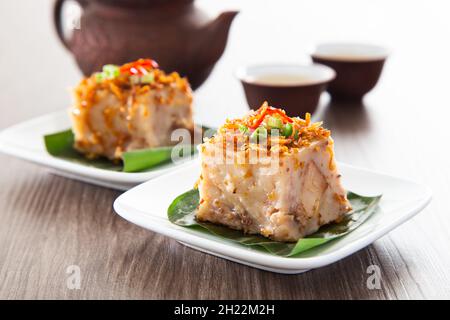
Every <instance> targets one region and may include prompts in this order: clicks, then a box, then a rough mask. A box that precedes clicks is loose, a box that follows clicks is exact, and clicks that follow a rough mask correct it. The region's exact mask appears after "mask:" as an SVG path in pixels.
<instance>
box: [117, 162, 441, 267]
mask: <svg viewBox="0 0 450 320" xmlns="http://www.w3.org/2000/svg"><path fill="white" fill-rule="evenodd" d="M338 165H339V166H340V167H347V168H349V169H351V170H356V171H364V172H366V173H370V174H375V175H380V176H383V177H385V178H390V179H392V178H394V179H396V180H399V181H402V182H406V183H408V184H413V185H414V186H415V187H418V188H420V189H421V191H423V193H422V196H421V197H420V198H417V200H416V201H417V203H414V204H409V205H408V206H407V208H406V209H404V213H403V214H401V215H400V216H398V217H397V218H396V219H395V220H393V221H391V222H390V223H389V224H380V225H379V226H378V227H377V228H375V229H374V230H372V231H371V232H368V233H367V235H364V236H361V237H359V238H358V239H355V240H354V241H352V242H351V243H349V244H347V245H345V246H343V247H342V248H339V249H337V250H334V251H332V252H329V253H327V254H324V255H321V256H315V257H298V258H293V257H280V256H273V255H269V254H265V253H260V252H256V251H254V250H251V249H249V248H247V249H246V248H245V247H244V246H243V247H242V248H236V247H234V246H230V245H229V244H228V243H226V242H225V241H223V242H221V241H219V240H212V239H205V238H203V237H201V236H199V235H196V234H195V232H189V231H188V229H186V228H184V227H181V226H177V225H173V226H171V227H170V228H167V227H166V226H164V225H161V224H158V223H157V221H158V220H159V218H157V217H153V218H152V221H155V222H156V224H154V225H152V227H148V225H147V224H146V223H145V222H142V220H144V219H147V220H148V218H149V217H148V213H142V212H139V211H140V210H139V209H136V208H132V207H129V206H127V205H126V204H124V203H122V201H123V198H124V197H126V196H127V194H129V193H130V192H133V190H134V189H135V188H139V187H141V186H142V184H141V185H138V186H136V187H134V188H132V189H130V190H129V191H127V192H125V193H124V194H122V195H120V196H119V197H118V198H117V199H116V200H115V201H114V204H113V208H114V211H115V212H116V213H117V214H118V215H120V216H121V217H122V218H124V219H125V220H127V221H129V222H131V223H134V224H137V225H138V226H140V227H143V228H145V229H147V230H150V231H153V232H157V233H160V234H162V235H164V236H167V237H169V238H172V239H175V240H177V241H179V242H187V243H188V244H190V245H191V246H195V247H199V248H203V249H205V250H207V251H208V252H211V251H212V252H217V253H218V254H220V255H221V256H222V257H223V256H225V258H227V257H232V258H234V260H233V261H236V260H242V261H247V262H250V263H252V264H256V265H261V266H264V267H266V268H265V269H267V268H272V269H283V270H286V271H293V270H305V269H314V268H319V267H323V266H326V265H329V264H331V263H334V262H336V261H339V260H341V259H343V258H345V257H347V256H349V255H351V254H353V253H355V252H357V251H359V250H361V249H362V248H364V247H366V246H368V245H369V244H371V243H373V242H374V241H376V240H377V239H379V238H381V237H382V236H384V235H386V234H387V233H389V232H390V231H392V230H393V229H395V228H397V227H398V226H400V225H402V224H403V223H404V222H406V221H408V220H409V219H411V218H412V217H414V216H415V215H416V214H417V213H419V212H420V211H422V210H423V209H424V208H425V207H426V206H427V205H428V204H429V203H430V201H431V199H432V192H431V189H430V188H429V187H427V186H425V185H422V184H418V183H416V182H414V181H411V180H407V179H403V178H399V177H396V176H392V175H388V174H384V173H380V172H377V171H373V170H369V169H364V168H360V167H356V166H352V165H347V164H344V163H338ZM184 169H185V168H179V169H177V170H176V171H173V172H171V173H170V174H169V175H172V174H176V173H177V171H178V170H184ZM167 177H168V175H165V176H164V177H158V178H156V179H154V180H152V181H148V182H145V183H144V184H147V183H157V182H158V179H162V178H167ZM167 205H169V204H167ZM146 214H147V215H146ZM139 216H140V217H141V218H139ZM167 221H168V220H167ZM205 243H206V244H207V245H205ZM211 245H212V246H213V247H214V249H211ZM249 250H251V251H249ZM249 252H250V254H249ZM212 254H214V253H212ZM237 262H239V261H237ZM244 264H245V263H244Z"/></svg>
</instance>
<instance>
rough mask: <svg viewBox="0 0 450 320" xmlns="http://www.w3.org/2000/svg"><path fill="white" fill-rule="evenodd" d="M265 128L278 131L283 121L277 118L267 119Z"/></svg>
mask: <svg viewBox="0 0 450 320" xmlns="http://www.w3.org/2000/svg"><path fill="white" fill-rule="evenodd" d="M267 126H268V127H269V128H274V129H280V128H281V127H282V126H283V121H281V119H280V118H277V117H269V118H268V119H267Z"/></svg>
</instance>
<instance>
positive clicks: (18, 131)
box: [0, 111, 189, 190]
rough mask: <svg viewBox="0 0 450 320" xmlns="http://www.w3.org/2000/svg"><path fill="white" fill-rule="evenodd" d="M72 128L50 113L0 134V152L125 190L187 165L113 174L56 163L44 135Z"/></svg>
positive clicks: (61, 116)
mask: <svg viewBox="0 0 450 320" xmlns="http://www.w3.org/2000/svg"><path fill="white" fill-rule="evenodd" d="M70 127H71V124H70V119H69V116H68V114H67V111H59V112H56V113H51V114H48V115H45V116H42V117H39V118H35V119H33V120H29V121H26V122H23V123H20V124H17V125H14V126H12V127H9V128H7V129H5V130H3V131H2V132H0V151H1V152H3V153H6V154H9V155H12V156H15V157H18V158H22V159H25V160H28V161H31V162H34V163H37V164H40V165H43V166H46V167H48V168H50V169H51V170H52V171H53V172H55V173H56V174H59V175H62V176H65V177H69V178H72V179H77V180H81V181H84V182H88V183H92V184H97V185H100V186H104V187H109V188H114V189H119V190H127V189H130V188H131V187H133V186H135V185H137V184H140V183H142V182H144V181H147V180H150V179H152V178H155V177H157V176H160V175H162V174H164V173H167V172H169V171H171V170H173V169H174V168H175V167H183V166H185V165H187V163H189V161H184V162H182V163H178V164H174V163H169V164H164V165H161V166H159V167H157V168H155V169H153V170H150V171H147V172H137V173H129V172H116V171H110V170H104V169H98V168H94V167H88V166H85V165H82V164H78V163H75V162H71V161H67V160H63V159H58V158H55V157H53V156H51V155H50V154H49V153H47V151H46V150H45V145H44V135H46V134H51V133H55V132H59V131H63V130H67V129H68V128H70Z"/></svg>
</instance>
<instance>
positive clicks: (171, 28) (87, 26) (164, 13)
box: [54, 0, 237, 89]
mask: <svg viewBox="0 0 450 320" xmlns="http://www.w3.org/2000/svg"><path fill="white" fill-rule="evenodd" d="M64 1H65V0H56V1H55V4H54V22H55V27H56V31H57V33H58V36H59V38H60V39H61V41H62V43H63V44H64V46H65V47H66V48H67V49H68V50H70V51H71V52H72V53H73V55H74V56H75V59H76V61H77V63H78V65H79V67H80V69H81V70H82V72H83V73H84V74H85V75H90V74H91V73H92V72H95V71H99V70H100V69H101V68H102V66H103V65H105V64H109V63H113V64H123V63H125V62H128V61H132V60H136V59H138V58H146V57H150V58H152V59H154V60H156V61H158V63H159V65H160V66H161V68H162V69H164V70H165V71H178V72H179V73H180V74H181V75H183V76H187V77H188V79H189V81H190V83H191V85H192V87H193V88H194V89H195V88H197V87H198V86H200V85H201V84H202V83H203V82H204V81H205V80H206V78H207V77H208V75H209V74H210V73H211V71H212V69H213V67H214V64H215V63H216V61H217V60H218V59H219V58H220V56H221V55H222V53H223V51H224V49H225V45H226V42H227V38H228V31H229V29H230V25H231V22H232V21H233V18H234V17H235V16H236V14H237V12H235V11H229V12H224V13H222V14H220V15H219V16H218V17H217V18H216V19H215V20H212V21H210V20H209V19H208V18H207V17H206V15H205V14H204V13H203V12H202V11H201V10H199V9H198V8H196V7H195V6H194V0H76V1H77V2H78V3H79V4H80V6H81V8H82V15H81V18H80V24H79V28H76V29H74V30H73V33H72V36H71V37H70V39H66V38H65V37H64V33H63V29H62V22H61V9H62V7H63V4H64Z"/></svg>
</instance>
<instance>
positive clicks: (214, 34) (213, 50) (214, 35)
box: [200, 11, 239, 64]
mask: <svg viewBox="0 0 450 320" xmlns="http://www.w3.org/2000/svg"><path fill="white" fill-rule="evenodd" d="M238 13H239V12H238V11H226V12H223V13H221V14H220V15H219V16H218V17H217V18H216V19H215V20H213V21H211V22H210V23H208V25H207V26H206V32H207V34H208V36H207V37H206V40H207V41H208V43H207V45H206V46H203V47H202V48H201V49H200V50H201V51H203V52H204V55H206V57H205V59H204V61H205V62H206V61H208V62H209V63H211V64H214V63H215V62H216V61H217V60H219V58H220V56H221V55H222V53H223V51H224V50H225V46H226V44H227V39H228V32H229V30H230V26H231V23H232V22H233V19H234V17H235V16H236V15H237V14H238Z"/></svg>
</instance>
